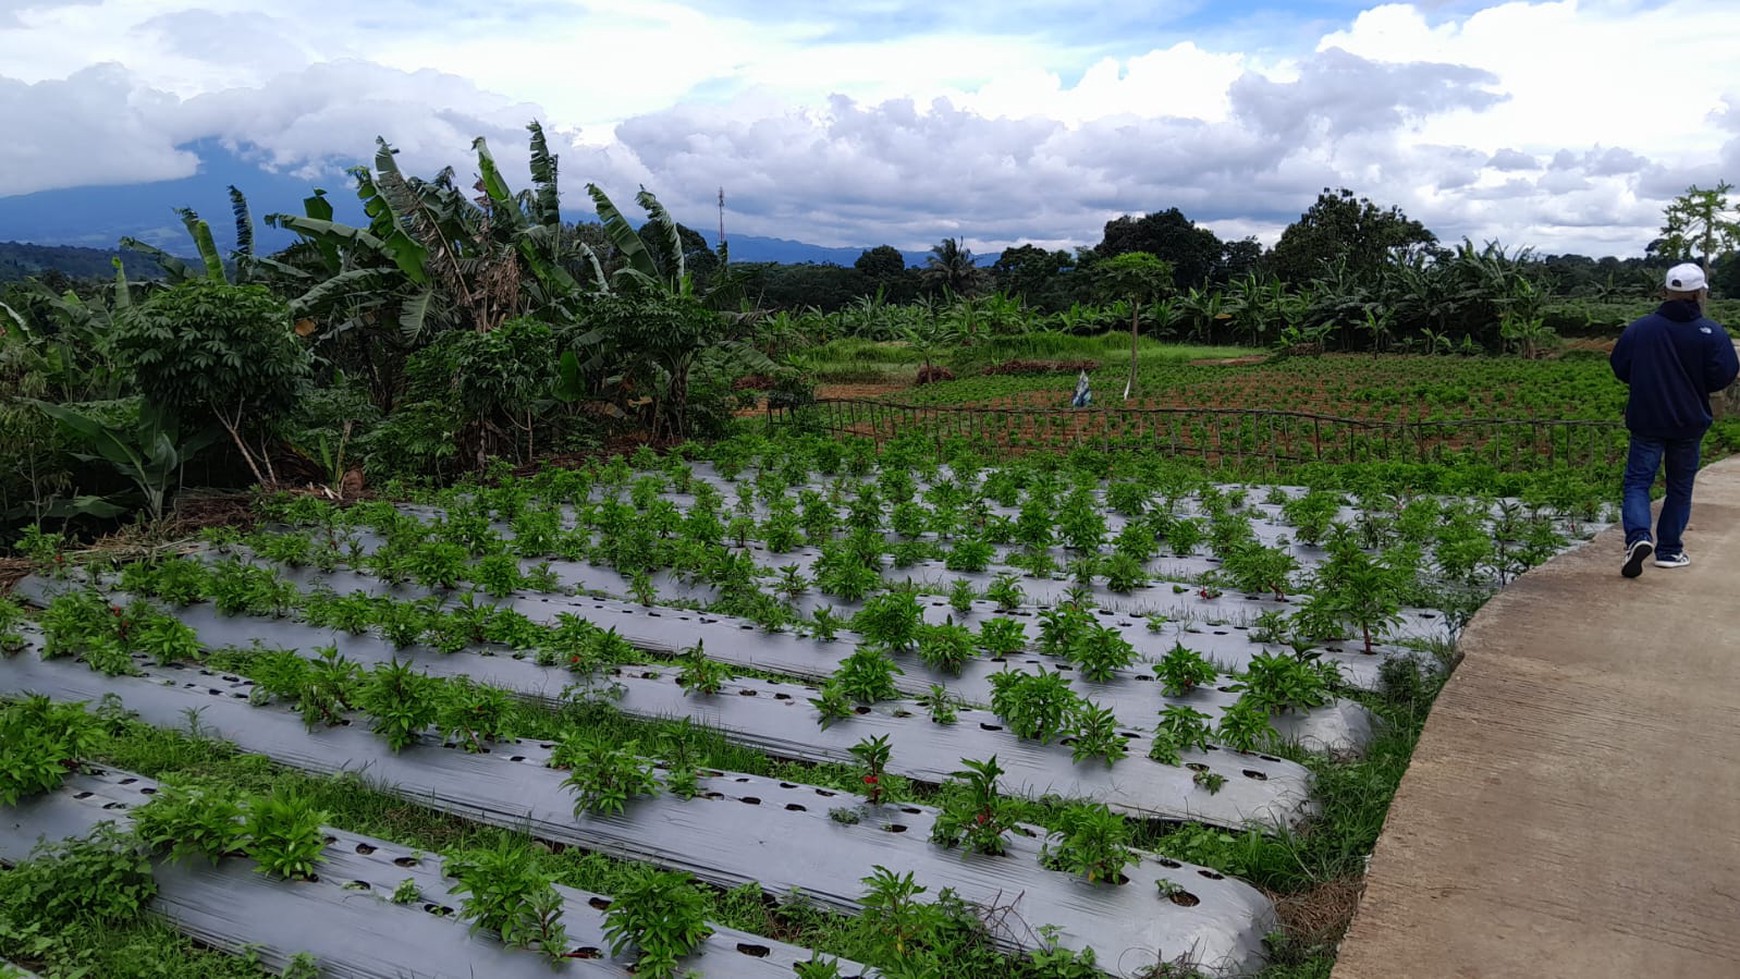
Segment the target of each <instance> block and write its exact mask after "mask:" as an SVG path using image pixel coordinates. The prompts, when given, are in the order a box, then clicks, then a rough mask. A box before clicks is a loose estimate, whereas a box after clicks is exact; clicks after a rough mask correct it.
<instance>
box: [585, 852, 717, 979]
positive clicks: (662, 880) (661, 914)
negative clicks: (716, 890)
mask: <svg viewBox="0 0 1740 979" xmlns="http://www.w3.org/2000/svg"><path fill="white" fill-rule="evenodd" d="M706 914H707V899H706V897H705V896H704V895H703V894H702V893H701V891H700V889H699V888H697V887H696V886H695V885H694V883H693V882H692V881H691V878H690V877H689V875H688V874H683V873H667V872H664V871H660V870H656V869H654V868H652V867H648V866H645V865H640V866H637V867H636V868H635V870H634V871H633V872H632V873H631V874H630V875H629V877H628V879H627V880H625V881H623V883H622V884H620V885H619V886H618V887H617V888H616V893H615V895H614V900H613V901H611V904H610V907H609V908H608V909H607V910H606V911H605V912H604V937H605V939H607V940H608V941H609V942H610V953H611V954H612V955H621V954H622V953H624V952H626V951H628V950H629V949H630V948H633V949H635V950H637V951H638V953H639V957H638V958H637V959H636V960H635V964H634V973H635V975H636V976H645V977H647V979H671V977H674V976H675V975H676V974H677V968H678V962H679V961H680V960H681V959H682V958H683V957H684V956H686V955H688V954H689V953H690V952H693V951H694V950H695V949H696V948H698V947H699V946H700V944H701V943H702V942H703V941H705V940H706V938H707V936H708V935H711V934H712V933H713V932H712V929H710V928H708V927H707V919H706Z"/></svg>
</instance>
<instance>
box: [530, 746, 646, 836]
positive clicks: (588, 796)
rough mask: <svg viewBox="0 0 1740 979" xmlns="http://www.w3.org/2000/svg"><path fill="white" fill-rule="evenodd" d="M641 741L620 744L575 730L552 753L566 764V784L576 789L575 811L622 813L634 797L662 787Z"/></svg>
mask: <svg viewBox="0 0 1740 979" xmlns="http://www.w3.org/2000/svg"><path fill="white" fill-rule="evenodd" d="M638 748H639V745H638V743H636V742H634V741H629V742H627V743H625V744H617V743H615V742H613V741H611V740H610V739H609V738H607V737H605V736H604V735H602V734H595V733H579V734H575V735H573V736H571V737H569V739H568V740H567V741H564V742H562V744H561V746H560V747H559V748H558V749H557V750H556V752H555V754H554V755H552V756H551V758H550V763H551V764H552V765H555V766H557V767H566V768H567V769H568V770H569V771H568V777H567V779H565V780H564V781H563V782H562V785H563V786H564V787H566V788H568V789H571V790H572V791H573V792H574V815H575V816H581V815H585V814H587V813H599V814H620V813H621V812H622V811H623V809H625V808H626V807H627V806H628V802H629V800H630V799H633V798H635V797H637V796H643V795H651V794H653V793H654V792H656V791H658V781H657V780H656V779H655V778H653V766H652V763H651V762H649V761H647V760H646V759H645V758H642V757H641V756H640V755H639V754H638V753H637V749H638Z"/></svg>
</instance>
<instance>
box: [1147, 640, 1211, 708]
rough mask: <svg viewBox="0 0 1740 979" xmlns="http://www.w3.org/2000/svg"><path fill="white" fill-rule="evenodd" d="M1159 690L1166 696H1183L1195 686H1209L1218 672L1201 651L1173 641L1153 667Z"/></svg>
mask: <svg viewBox="0 0 1740 979" xmlns="http://www.w3.org/2000/svg"><path fill="white" fill-rule="evenodd" d="M1154 676H1155V677H1156V678H1158V679H1159V681H1160V691H1161V692H1162V693H1164V694H1165V695H1166V696H1168V697H1183V696H1185V695H1187V694H1189V693H1190V692H1191V691H1192V690H1195V689H1196V688H1197V687H1201V686H1209V685H1211V684H1213V683H1214V681H1215V680H1216V679H1218V678H1219V676H1220V674H1219V672H1217V671H1216V670H1215V668H1214V664H1213V663H1210V662H1209V661H1208V660H1207V659H1206V658H1205V657H1204V656H1203V655H1202V654H1201V653H1199V652H1197V651H1196V650H1194V649H1186V648H1185V647H1184V644H1183V643H1173V644H1172V649H1171V650H1170V651H1169V652H1167V654H1166V655H1165V656H1164V657H1162V658H1161V660H1160V662H1159V663H1158V664H1156V665H1155V667H1154Z"/></svg>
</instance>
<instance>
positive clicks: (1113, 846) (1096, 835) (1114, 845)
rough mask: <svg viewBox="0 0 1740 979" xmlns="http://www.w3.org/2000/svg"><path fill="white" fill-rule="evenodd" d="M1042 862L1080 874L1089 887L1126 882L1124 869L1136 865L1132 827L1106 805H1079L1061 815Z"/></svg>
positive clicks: (1091, 803)
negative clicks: (1131, 845)
mask: <svg viewBox="0 0 1740 979" xmlns="http://www.w3.org/2000/svg"><path fill="white" fill-rule="evenodd" d="M1039 862H1040V863H1042V864H1044V865H1045V866H1047V867H1049V868H1051V869H1052V870H1063V871H1067V872H1069V873H1072V874H1080V875H1081V876H1082V877H1083V878H1085V879H1086V880H1087V882H1088V883H1090V884H1093V883H1102V882H1103V883H1111V884H1122V883H1125V882H1126V879H1125V877H1124V874H1123V870H1124V867H1125V866H1127V865H1129V864H1132V863H1134V862H1136V855H1135V854H1134V853H1132V852H1131V851H1130V827H1129V826H1128V824H1126V823H1125V822H1124V818H1123V817H1122V816H1119V815H1118V814H1117V813H1114V812H1112V811H1111V810H1110V809H1108V808H1107V807H1106V806H1105V804H1104V803H1099V802H1084V803H1077V804H1075V805H1073V806H1070V807H1069V808H1067V809H1065V810H1064V811H1063V812H1062V813H1061V814H1060V815H1059V816H1058V821H1057V832H1056V833H1055V834H1053V835H1052V836H1051V838H1050V839H1048V840H1047V841H1046V843H1045V848H1044V850H1042V851H1041V852H1040V854H1039Z"/></svg>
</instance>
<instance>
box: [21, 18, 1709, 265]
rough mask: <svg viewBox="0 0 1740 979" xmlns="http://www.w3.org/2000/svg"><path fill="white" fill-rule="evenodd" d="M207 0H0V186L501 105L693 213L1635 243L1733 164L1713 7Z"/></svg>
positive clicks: (1549, 246)
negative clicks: (213, 143) (1321, 199)
mask: <svg viewBox="0 0 1740 979" xmlns="http://www.w3.org/2000/svg"><path fill="white" fill-rule="evenodd" d="M212 6H213V7H221V10H217V11H214V10H212V9H203V8H201V7H199V6H198V5H196V4H190V3H185V2H176V0H83V2H79V0H0V125H4V126H5V127H6V131H7V133H8V134H9V139H8V141H7V142H6V143H5V144H0V194H7V193H24V192H28V191H30V190H37V189H45V188H50V187H57V186H78V185H84V184H92V183H105V182H125V181H133V180H144V179H163V178H165V177H174V176H186V175H188V174H190V173H192V172H193V171H194V167H195V161H194V160H193V159H192V157H191V156H190V154H188V153H186V152H184V151H181V150H178V149H177V147H179V146H183V145H185V144H187V143H189V142H191V141H193V140H197V139H217V140H221V141H224V142H226V143H228V144H230V145H234V146H237V147H242V148H245V149H246V150H247V151H248V152H250V153H251V154H253V155H254V157H255V158H257V159H259V160H261V161H262V162H264V163H266V164H269V165H271V166H273V167H276V168H279V169H287V170H291V171H298V170H301V169H303V168H320V167H329V166H332V165H335V164H337V163H348V162H360V161H365V160H367V159H368V157H369V156H370V155H371V154H372V140H373V137H374V136H375V135H376V134H381V135H385V136H386V137H387V138H388V139H389V140H390V141H391V142H392V143H393V144H394V145H396V146H398V147H400V148H401V150H402V156H401V162H402V164H403V165H404V166H405V167H406V168H407V169H409V170H413V171H417V172H432V171H433V170H434V169H436V168H438V167H439V166H441V165H445V164H454V165H456V166H459V167H460V168H461V169H462V172H463V171H464V170H465V168H466V167H467V166H468V163H467V161H468V159H469V152H468V150H469V146H470V141H471V139H472V138H473V137H474V136H479V135H482V136H486V137H488V138H489V139H490V141H491V144H492V146H494V147H495V148H496V151H497V157H498V159H499V160H501V161H502V162H503V164H504V165H506V166H508V167H509V168H510V170H511V171H512V172H513V173H514V174H515V175H516V179H523V151H522V150H520V147H522V146H523V136H524V134H523V126H524V124H525V123H526V122H527V121H528V120H529V119H531V118H533V117H534V116H536V117H538V118H541V119H542V120H543V121H544V123H545V124H546V127H547V128H548V129H549V130H550V131H551V132H552V135H553V136H555V137H557V139H558V143H560V144H572V145H564V148H563V149H562V152H563V173H564V177H565V185H566V186H567V187H568V188H569V194H570V195H571V196H570V198H569V205H570V206H571V207H575V208H576V209H578V208H579V207H581V206H583V203H584V202H583V199H582V198H580V197H579V196H578V193H577V191H578V189H579V186H580V185H581V184H583V183H584V182H585V181H587V180H594V181H597V182H599V183H600V184H603V185H604V186H606V187H607V189H609V190H610V191H611V193H612V194H613V195H616V196H618V197H619V198H620V197H624V196H626V195H627V194H630V193H632V191H633V189H634V186H635V185H637V184H639V183H643V182H644V183H646V184H647V185H648V186H649V187H650V188H652V189H654V190H655V191H657V192H658V193H659V194H660V195H661V198H662V199H665V200H666V201H667V203H669V204H671V206H672V207H673V210H674V211H675V212H676V213H677V214H678V215H679V217H688V219H689V223H693V224H697V225H710V221H709V220H706V219H705V218H701V217H700V215H707V216H709V217H710V215H711V211H712V201H713V195H714V194H715V193H716V191H717V188H718V187H719V186H721V185H723V186H725V188H726V191H727V194H728V196H729V205H730V208H731V214H730V215H729V218H728V219H729V221H730V223H731V225H732V227H733V228H734V229H736V230H738V231H741V232H750V233H758V234H768V235H777V236H780V237H788V238H799V239H803V240H809V241H815V242H817V243H820V244H854V245H855V244H869V243H875V242H880V241H889V242H891V243H894V244H897V245H900V246H902V247H924V246H926V245H928V244H930V243H933V242H935V241H936V240H937V239H939V238H941V237H943V236H945V235H951V234H964V235H965V236H966V237H967V239H968V241H969V244H972V245H973V246H974V247H975V248H976V249H979V250H994V249H996V248H999V247H1001V246H1002V245H1004V244H1009V243H1013V242H1015V241H1018V240H1035V241H1044V242H1047V243H1058V242H1071V243H1088V242H1092V241H1094V240H1097V238H1098V236H1099V233H1100V227H1101V225H1102V224H1103V222H1104V221H1105V220H1107V219H1108V218H1111V217H1115V216H1117V215H1118V214H1120V213H1125V212H1138V213H1139V212H1145V211H1152V210H1159V209H1163V208H1166V207H1171V206H1177V207H1180V208H1181V209H1183V210H1184V211H1185V213H1187V214H1189V215H1190V216H1192V217H1194V218H1197V219H1198V220H1201V221H1203V222H1205V223H1207V224H1209V225H1210V226H1212V227H1214V228H1216V230H1217V231H1219V232H1220V233H1221V234H1223V235H1226V236H1232V237H1237V236H1241V235H1243V234H1251V233H1254V234H1258V235H1259V236H1261V237H1263V238H1265V239H1266V240H1271V241H1272V240H1273V238H1274V236H1275V235H1276V234H1277V233H1278V231H1279V229H1280V228H1281V226H1283V225H1284V224H1286V223H1287V222H1289V221H1291V220H1293V219H1294V218H1295V217H1297V215H1298V214H1299V213H1300V212H1301V211H1302V210H1303V209H1304V208H1305V207H1306V206H1308V205H1309V204H1310V202H1311V201H1312V200H1313V199H1314V198H1315V196H1316V193H1317V192H1318V190H1320V189H1321V188H1323V187H1326V186H1348V187H1350V188H1352V189H1353V190H1354V191H1355V192H1357V193H1359V194H1362V195H1366V196H1370V197H1372V198H1373V199H1374V200H1377V201H1378V202H1380V203H1382V204H1386V205H1387V204H1390V203H1395V204H1400V205H1401V206H1402V207H1403V208H1404V209H1405V210H1407V211H1408V213H1409V214H1410V215H1411V216H1413V217H1416V218H1419V219H1421V220H1423V221H1425V222H1426V223H1427V224H1428V225H1429V226H1430V227H1432V228H1434V230H1436V231H1438V232H1439V234H1440V236H1441V237H1444V238H1448V239H1455V238H1458V237H1461V236H1462V235H1468V236H1470V237H1473V238H1475V239H1476V240H1481V239H1487V238H1499V239H1501V240H1503V241H1504V242H1505V243H1506V244H1511V245H1515V244H1534V245H1536V246H1537V247H1539V248H1540V249H1541V250H1543V251H1558V250H1585V251H1588V250H1595V249H1605V250H1609V251H1620V252H1626V253H1636V252H1638V251H1640V250H1641V248H1642V247H1643V245H1644V244H1645V243H1646V242H1647V241H1648V240H1649V238H1650V237H1651V236H1653V234H1654V231H1655V225H1656V224H1657V223H1659V221H1658V215H1659V212H1660V209H1661V206H1662V204H1663V203H1665V200H1666V198H1668V197H1671V196H1672V195H1673V194H1676V193H1678V192H1680V191H1682V190H1683V189H1684V188H1685V186H1686V185H1688V184H1690V183H1694V182H1695V183H1700V184H1703V185H1708V184H1710V183H1713V182H1714V181H1715V180H1716V179H1718V178H1720V177H1723V176H1726V177H1730V178H1734V179H1740V109H1736V108H1735V106H1737V105H1740V59H1736V58H1733V57H1732V56H1731V52H1729V51H1728V50H1727V48H1728V47H1729V44H1728V41H1729V39H1730V37H1731V33H1732V32H1724V31H1723V30H1720V29H1716V28H1715V27H1714V26H1712V25H1719V24H1722V23H1724V22H1725V20H1724V19H1725V18H1731V17H1732V15H1733V14H1735V13H1740V9H1736V6H1735V4H1734V3H1733V0H1724V2H1721V3H1710V2H1708V0H1704V2H1699V3H1691V2H1688V0H1665V2H1634V0H1553V2H1540V3H1529V2H1510V3H1502V4H1496V5H1493V4H1486V5H1482V6H1479V9H1470V8H1471V7H1475V6H1476V5H1475V4H1470V3H1462V2H1457V3H1449V4H1445V3H1420V4H1413V5H1408V4H1389V5H1384V6H1375V7H1373V8H1371V9H1368V10H1365V11H1364V12H1362V13H1359V14H1358V15H1357V16H1355V17H1353V18H1352V19H1351V20H1349V21H1343V22H1340V23H1339V24H1334V25H1331V27H1330V28H1329V29H1327V30H1325V29H1322V28H1318V29H1316V30H1314V31H1312V32H1310V33H1308V34H1307V33H1301V31H1302V27H1301V24H1302V23H1303V22H1302V21H1299V20H1297V19H1294V20H1289V21H1287V22H1285V23H1282V22H1281V21H1280V20H1279V19H1276V20H1275V21H1274V23H1269V22H1267V21H1257V22H1252V21H1251V20H1249V19H1246V20H1244V21H1240V22H1238V23H1232V22H1226V23H1220V24H1215V23H1212V22H1211V21H1210V20H1205V19H1204V18H1208V17H1209V12H1210V11H1212V9H1213V8H1198V7H1195V6H1194V5H1191V4H1184V3H1180V4H1173V5H1169V6H1166V7H1156V6H1154V5H1151V4H1137V3H1100V4H1093V5H1081V6H1079V7H1076V6H1072V7H1059V6H1057V5H1047V4H1039V3H1026V4H1023V5H1021V6H1020V8H1019V11H1018V12H1017V13H1014V14H1011V13H1009V11H1008V10H1007V9H1006V8H1002V7H1000V8H997V9H996V10H995V11H993V10H992V9H991V8H990V7H976V6H973V5H965V6H958V7H950V8H948V9H946V10H938V9H933V7H931V6H930V5H919V4H916V3H908V2H894V0H873V2H870V0H867V2H856V3H855V2H851V0H842V2H840V3H837V4H834V5H831V6H830V7H829V8H827V9H826V10H825V12H823V11H818V10H817V9H816V8H806V9H807V12H804V13H799V14H797V15H795V16H786V15H779V16H776V15H775V14H774V13H772V12H770V10H769V9H768V8H764V7H762V6H761V5H757V4H748V3H742V4H735V5H733V4H729V3H707V4H700V3H698V2H688V3H686V2H678V0H655V2H631V0H498V2H497V3H495V4H492V5H488V6H473V5H458V4H451V3H441V4H435V5H431V4H429V3H426V2H422V0H376V2H374V3H371V4H369V5H367V6H358V5H355V4H352V3H350V2H349V0H299V2H295V3H292V2H291V0H227V2H223V3H221V4H220V3H216V2H214V3H212ZM1193 10H1194V13H1193ZM1187 15H1189V16H1194V17H1195V18H1196V20H1194V21H1191V23H1193V24H1195V25H1197V26H1196V27H1194V28H1193V29H1192V33H1191V34H1189V35H1188V36H1187V35H1186V34H1184V33H1181V32H1180V31H1179V30H1178V29H1177V28H1175V27H1170V26H1168V25H1171V24H1174V23H1177V21H1175V18H1177V17H1182V16H1187ZM1688 24H1689V25H1693V26H1692V27H1691V28H1688V27H1687V25H1688ZM1235 41H1236V42H1237V43H1236V44H1235V43H1234V42H1235Z"/></svg>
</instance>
